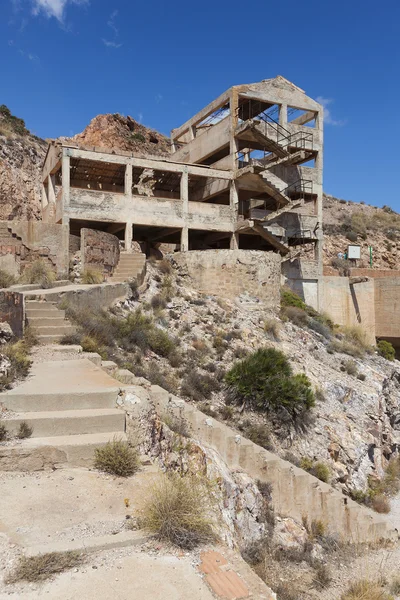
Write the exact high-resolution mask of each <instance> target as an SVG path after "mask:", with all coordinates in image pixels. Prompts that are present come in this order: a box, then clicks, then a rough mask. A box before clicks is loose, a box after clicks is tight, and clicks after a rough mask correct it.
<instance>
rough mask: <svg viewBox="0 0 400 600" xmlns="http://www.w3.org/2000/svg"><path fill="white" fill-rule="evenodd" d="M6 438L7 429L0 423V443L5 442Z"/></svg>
mask: <svg viewBox="0 0 400 600" xmlns="http://www.w3.org/2000/svg"><path fill="white" fill-rule="evenodd" d="M7 437H8V431H7V427H6V426H5V425H4V423H1V422H0V442H5V441H6V439H7Z"/></svg>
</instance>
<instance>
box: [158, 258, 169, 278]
mask: <svg viewBox="0 0 400 600" xmlns="http://www.w3.org/2000/svg"><path fill="white" fill-rule="evenodd" d="M156 267H157V269H158V270H159V271H160V273H162V274H163V275H170V274H171V273H172V266H171V263H170V262H169V261H168V260H166V259H165V258H163V259H162V260H159V261H157V263H156Z"/></svg>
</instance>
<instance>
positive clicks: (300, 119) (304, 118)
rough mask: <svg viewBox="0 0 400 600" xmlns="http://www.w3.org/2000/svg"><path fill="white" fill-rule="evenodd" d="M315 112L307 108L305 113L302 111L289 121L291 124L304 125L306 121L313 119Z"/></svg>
mask: <svg viewBox="0 0 400 600" xmlns="http://www.w3.org/2000/svg"><path fill="white" fill-rule="evenodd" d="M315 117H316V114H315V112H314V111H312V110H309V111H307V112H306V113H304V114H303V115H300V116H299V117H297V118H296V119H293V121H290V122H291V124H292V125H305V124H306V123H309V122H310V121H312V120H313V119H315Z"/></svg>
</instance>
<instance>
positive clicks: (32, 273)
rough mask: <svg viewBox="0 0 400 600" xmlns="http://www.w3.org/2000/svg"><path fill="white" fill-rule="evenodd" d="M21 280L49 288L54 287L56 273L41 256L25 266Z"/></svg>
mask: <svg viewBox="0 0 400 600" xmlns="http://www.w3.org/2000/svg"><path fill="white" fill-rule="evenodd" d="M20 280H21V283H30V284H32V283H35V284H37V285H39V286H40V287H41V288H43V289H48V288H51V287H53V283H54V282H55V280H56V274H55V272H54V271H53V269H52V268H51V267H50V266H49V265H48V264H47V263H46V262H45V261H44V260H43V259H42V258H39V259H38V260H35V261H34V262H33V263H32V264H30V265H28V266H27V267H26V268H25V270H24V272H23V274H22V275H21V278H20Z"/></svg>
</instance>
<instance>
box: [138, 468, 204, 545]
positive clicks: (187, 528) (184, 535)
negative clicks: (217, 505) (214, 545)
mask: <svg viewBox="0 0 400 600" xmlns="http://www.w3.org/2000/svg"><path fill="white" fill-rule="evenodd" d="M210 506H212V499H211V494H210V490H209V487H208V484H207V482H205V481H204V480H203V479H202V478H200V477H197V476H194V475H186V476H184V477H181V476H180V475H179V474H177V473H171V474H169V475H163V476H161V477H160V478H159V479H157V480H155V481H154V482H153V483H152V484H151V486H150V487H149V488H148V490H147V493H146V494H145V496H144V497H143V498H142V507H141V509H140V524H141V526H142V527H143V528H144V529H147V530H148V531H149V532H151V533H153V534H156V535H157V536H158V538H159V539H161V540H165V541H168V542H171V543H172V544H174V545H175V546H178V547H179V548H184V549H186V550H191V549H193V548H195V547H196V546H198V545H199V544H202V543H206V542H211V541H213V540H215V533H214V530H213V516H212V513H211V512H210Z"/></svg>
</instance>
